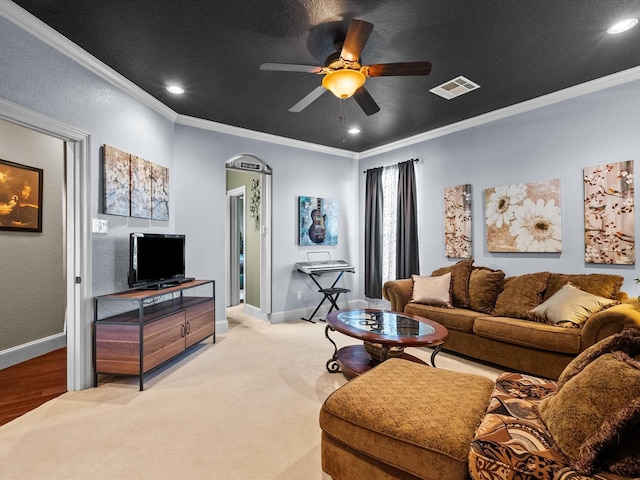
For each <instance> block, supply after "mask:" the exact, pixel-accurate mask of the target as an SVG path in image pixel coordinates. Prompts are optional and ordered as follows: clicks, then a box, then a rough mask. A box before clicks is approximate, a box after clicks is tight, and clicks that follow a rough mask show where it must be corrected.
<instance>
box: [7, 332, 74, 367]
mask: <svg viewBox="0 0 640 480" xmlns="http://www.w3.org/2000/svg"><path fill="white" fill-rule="evenodd" d="M66 345H67V335H66V334H65V333H64V332H62V333H58V334H56V335H51V336H49V337H45V338H41V339H38V340H34V341H33V342H29V343H24V344H22V345H18V346H15V347H11V348H8V349H6V350H3V351H1V352H0V370H2V369H3V368H7V367H11V366H13V365H17V364H18V363H22V362H26V361H27V360H31V359H32V358H36V357H39V356H41V355H45V354H47V353H50V352H53V351H54V350H58V349H59V348H63V347H66Z"/></svg>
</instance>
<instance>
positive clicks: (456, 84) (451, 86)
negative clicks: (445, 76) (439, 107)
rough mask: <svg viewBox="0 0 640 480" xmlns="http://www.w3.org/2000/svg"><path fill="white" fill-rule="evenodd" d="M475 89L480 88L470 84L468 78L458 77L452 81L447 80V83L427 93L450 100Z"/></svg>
mask: <svg viewBox="0 0 640 480" xmlns="http://www.w3.org/2000/svg"><path fill="white" fill-rule="evenodd" d="M477 88H480V85H478V84H477V83H474V82H472V81H471V80H469V79H468V78H465V77H463V76H459V77H456V78H454V79H453V80H449V81H448V82H445V83H443V84H442V85H438V86H437V87H435V88H432V89H431V90H429V91H430V92H431V93H435V94H436V95H438V96H440V97H442V98H446V99H447V100H451V99H452V98H456V97H459V96H460V95H463V94H465V93H467V92H470V91H471V90H475V89H477Z"/></svg>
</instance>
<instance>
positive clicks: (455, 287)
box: [431, 259, 473, 308]
mask: <svg viewBox="0 0 640 480" xmlns="http://www.w3.org/2000/svg"><path fill="white" fill-rule="evenodd" d="M472 268H473V259H468V260H460V261H459V262H458V263H456V264H455V265H451V266H450V267H443V268H438V269H437V270H434V271H433V273H432V274H431V276H432V277H437V276H440V275H444V274H445V273H451V303H452V305H453V306H454V307H460V308H468V307H469V278H471V270H472Z"/></svg>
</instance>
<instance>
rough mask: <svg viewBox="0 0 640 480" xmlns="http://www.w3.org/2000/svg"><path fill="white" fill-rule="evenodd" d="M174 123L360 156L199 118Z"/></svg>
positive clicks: (347, 151)
mask: <svg viewBox="0 0 640 480" xmlns="http://www.w3.org/2000/svg"><path fill="white" fill-rule="evenodd" d="M176 123H177V124H180V125H185V126H187V127H194V128H200V129H202V130H209V131H211V132H218V133H224V134H227V135H235V136H236V137H243V138H248V139H251V140H257V141H260V142H268V143H275V144H278V145H283V146H285V147H292V148H301V149H303V150H311V151H313V152H318V153H327V154H329V155H334V156H339V157H345V158H351V159H354V160H358V159H359V158H360V155H359V154H358V153H357V152H352V151H350V150H342V149H340V148H334V147H327V146H324V145H318V144H317V143H310V142H303V141H302V140H294V139H293V138H287V137H281V136H278V135H273V134H271V133H264V132H257V131H255V130H249V129H247V128H240V127H234V126H232V125H226V124H224V123H218V122H213V121H211V120H203V119H201V118H196V117H190V116H188V115H181V114H180V115H178V117H177V119H176Z"/></svg>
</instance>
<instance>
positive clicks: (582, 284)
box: [542, 273, 624, 301]
mask: <svg viewBox="0 0 640 480" xmlns="http://www.w3.org/2000/svg"><path fill="white" fill-rule="evenodd" d="M623 281H624V278H623V277H622V276H620V275H607V274H603V273H590V274H564V273H552V274H551V275H550V277H549V284H548V286H547V290H546V291H545V292H544V297H543V298H542V300H543V301H544V300H547V299H548V298H550V297H551V296H552V295H553V294H554V293H556V292H557V291H558V290H560V289H561V288H562V287H564V286H565V285H566V284H567V283H572V284H573V285H575V286H576V287H578V288H579V289H580V290H582V291H585V292H589V293H592V294H593V295H598V296H600V297H604V298H610V299H611V300H616V298H617V295H618V292H620V288H621V287H622V282H623Z"/></svg>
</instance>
